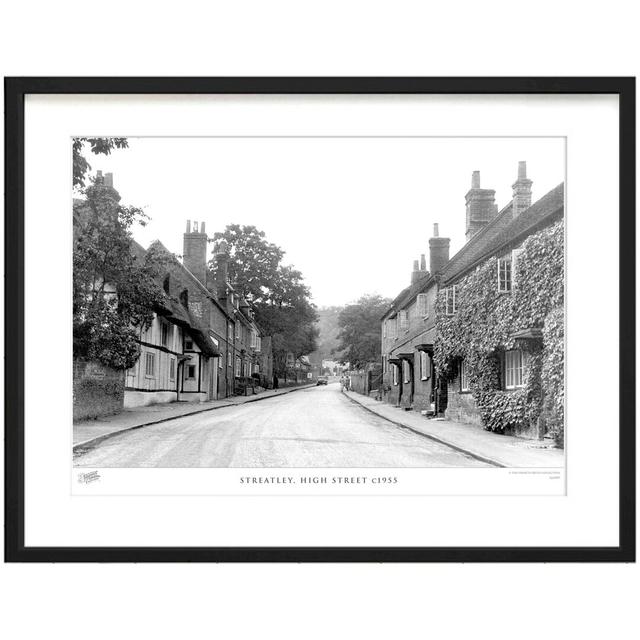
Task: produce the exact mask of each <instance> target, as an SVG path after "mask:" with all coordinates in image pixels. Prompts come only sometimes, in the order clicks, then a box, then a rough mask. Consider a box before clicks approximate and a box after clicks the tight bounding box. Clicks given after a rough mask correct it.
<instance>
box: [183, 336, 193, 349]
mask: <svg viewBox="0 0 640 640" xmlns="http://www.w3.org/2000/svg"><path fill="white" fill-rule="evenodd" d="M184 350H185V351H193V340H192V339H191V338H185V339H184Z"/></svg>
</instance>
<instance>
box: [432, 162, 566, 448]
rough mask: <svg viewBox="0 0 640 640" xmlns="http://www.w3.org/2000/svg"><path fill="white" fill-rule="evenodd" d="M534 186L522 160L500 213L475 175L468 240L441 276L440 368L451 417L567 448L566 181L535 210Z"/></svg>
mask: <svg viewBox="0 0 640 640" xmlns="http://www.w3.org/2000/svg"><path fill="white" fill-rule="evenodd" d="M531 185H532V181H531V180H529V179H528V178H527V173H526V164H525V163H524V162H521V163H520V164H519V167H518V176H517V180H516V182H515V183H514V184H513V199H512V201H511V202H509V203H508V204H507V205H506V206H505V207H504V208H503V209H502V210H500V211H498V210H497V207H496V205H495V201H494V195H495V192H494V191H493V190H488V189H482V188H480V174H479V172H474V174H473V177H472V185H471V189H470V191H469V192H468V193H467V195H466V205H467V207H466V211H467V243H466V244H465V246H464V247H463V248H462V249H461V250H460V251H459V252H458V253H457V254H456V255H455V256H454V257H453V258H452V259H451V260H450V261H449V262H448V264H447V265H446V267H445V268H444V270H443V272H442V274H441V278H440V290H439V293H438V297H437V302H436V342H435V362H436V370H437V374H438V375H439V376H441V377H442V378H443V379H445V380H446V382H447V386H448V394H447V407H446V410H445V415H446V416H447V417H448V418H450V419H452V420H457V421H463V422H475V423H478V424H482V425H483V426H484V427H485V428H487V429H490V430H493V431H496V432H500V433H512V434H518V435H521V436H525V437H542V436H544V435H549V434H550V435H551V436H553V437H554V438H555V439H556V440H557V441H559V442H562V438H563V423H564V408H563V403H564V315H563V309H564V185H563V184H560V185H558V186H557V187H556V188H555V189H553V190H551V191H550V192H549V193H547V194H546V195H545V196H543V197H542V198H541V199H540V200H538V201H537V202H535V203H534V204H531Z"/></svg>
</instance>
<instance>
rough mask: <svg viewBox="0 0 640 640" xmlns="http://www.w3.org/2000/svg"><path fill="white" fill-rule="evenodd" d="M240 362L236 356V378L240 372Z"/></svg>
mask: <svg viewBox="0 0 640 640" xmlns="http://www.w3.org/2000/svg"><path fill="white" fill-rule="evenodd" d="M241 366H242V363H241V361H240V358H236V378H239V377H240V375H241V374H242V370H241V368H240V367H241Z"/></svg>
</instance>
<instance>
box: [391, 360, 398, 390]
mask: <svg viewBox="0 0 640 640" xmlns="http://www.w3.org/2000/svg"><path fill="white" fill-rule="evenodd" d="M392 366H393V384H394V385H396V386H397V385H398V365H397V364H394V365H392Z"/></svg>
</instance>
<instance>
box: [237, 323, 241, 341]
mask: <svg viewBox="0 0 640 640" xmlns="http://www.w3.org/2000/svg"><path fill="white" fill-rule="evenodd" d="M240 335H241V333H240V323H239V322H236V340H240Z"/></svg>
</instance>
